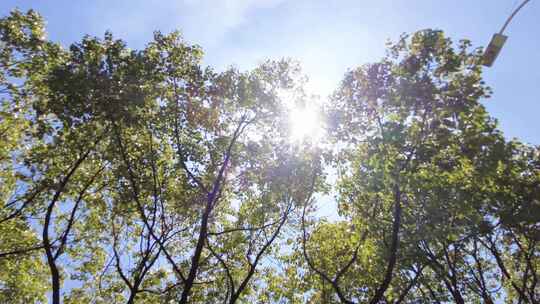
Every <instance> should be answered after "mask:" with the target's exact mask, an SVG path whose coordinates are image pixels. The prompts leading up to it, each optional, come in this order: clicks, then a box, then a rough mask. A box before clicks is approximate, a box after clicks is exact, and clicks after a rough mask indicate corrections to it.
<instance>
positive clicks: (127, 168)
mask: <svg viewBox="0 0 540 304" xmlns="http://www.w3.org/2000/svg"><path fill="white" fill-rule="evenodd" d="M481 55H482V50H481V49H480V48H473V47H472V43H471V42H470V41H468V40H460V41H458V42H453V41H452V40H451V39H450V38H448V37H446V36H445V35H444V33H443V32H442V31H439V30H431V29H427V30H421V31H418V32H415V33H412V34H410V35H403V36H402V37H401V38H400V39H399V40H398V41H397V42H395V43H392V44H389V45H388V50H387V53H386V56H384V57H383V58H382V59H381V60H380V61H378V62H374V63H370V64H365V65H362V66H360V67H358V68H355V69H352V70H350V71H348V72H346V73H345V76H344V79H343V81H342V82H341V84H340V86H339V87H338V88H337V89H336V90H335V91H334V93H333V94H332V95H331V96H330V97H329V98H328V100H327V101H325V102H324V105H323V109H322V113H323V114H322V116H323V118H324V119H323V120H324V129H325V136H323V138H320V139H318V140H317V141H316V142H315V141H313V140H309V139H304V140H291V134H292V133H293V131H294V130H292V125H293V124H292V123H291V117H290V112H291V108H292V107H294V106H304V105H306V104H311V103H314V102H315V101H314V97H313V96H310V95H309V92H307V91H306V89H305V87H304V86H305V83H306V77H305V75H304V74H302V72H301V70H300V67H299V65H298V63H296V62H294V61H293V60H288V59H287V60H285V59H284V60H278V61H266V62H264V63H262V64H260V65H259V66H258V67H256V68H254V69H252V70H249V71H240V70H238V69H235V68H229V69H226V70H224V71H216V70H214V69H212V68H210V67H204V66H203V65H202V61H201V60H202V57H203V52H202V50H201V48H200V47H199V46H197V45H192V44H189V43H187V42H186V41H185V40H184V39H183V38H182V36H181V34H180V33H179V32H173V33H170V34H163V33H160V32H156V33H155V34H154V37H153V40H152V41H150V42H149V43H148V44H147V45H146V46H145V47H144V48H143V49H140V50H132V49H130V48H128V47H127V45H126V43H125V42H123V41H122V40H119V39H117V38H115V37H113V35H112V34H111V33H105V35H104V37H103V38H97V37H90V36H85V37H83V38H82V40H81V41H80V42H76V43H73V44H71V45H70V46H69V48H67V49H66V48H64V47H62V46H61V45H60V44H58V43H55V42H53V41H50V40H48V39H47V38H46V34H45V30H44V21H43V19H42V17H41V16H40V15H39V14H38V13H36V12H35V11H32V10H30V11H28V12H21V11H17V10H15V11H13V12H11V13H10V14H9V15H8V16H5V17H3V18H1V19H0V138H1V141H0V198H1V201H0V303H45V302H47V301H49V302H50V303H54V304H59V303H231V304H232V303H249V302H252V303H369V304H377V303H392V304H398V303H501V301H502V302H504V303H540V283H539V282H538V281H539V276H540V147H537V146H532V145H528V144H524V143H521V142H519V141H518V140H517V139H513V140H508V139H506V138H505V137H504V136H503V134H502V132H501V131H500V130H499V129H498V126H497V122H496V120H495V119H493V118H492V117H490V116H489V113H488V112H487V111H486V109H485V107H484V106H483V104H482V103H483V102H484V101H486V100H488V99H489V97H490V93H491V89H490V88H489V87H488V86H487V85H486V84H485V83H484V81H483V80H482V68H481V57H482V56H481ZM292 119H294V118H292ZM321 123H322V122H321ZM324 196H326V197H331V198H332V199H333V201H332V203H335V204H336V205H337V208H338V212H339V217H338V218H336V219H326V218H321V216H319V215H318V213H317V208H325V206H324V204H329V202H328V201H329V200H328V199H322V197H324Z"/></svg>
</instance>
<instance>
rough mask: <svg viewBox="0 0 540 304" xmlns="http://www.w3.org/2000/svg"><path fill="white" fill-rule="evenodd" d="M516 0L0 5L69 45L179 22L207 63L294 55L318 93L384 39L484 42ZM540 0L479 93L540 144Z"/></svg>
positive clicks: (509, 124)
mask: <svg viewBox="0 0 540 304" xmlns="http://www.w3.org/2000/svg"><path fill="white" fill-rule="evenodd" d="M521 1H522V0H394V1H390V0H376V1H373V0H372V1H367V0H354V1H348V0H347V1H345V0H343V1H342V0H325V1H322V0H174V1H164V0H163V1H155V0H147V1H139V0H119V1H105V0H95V1H72V0H65V1H55V0H48V1H37V0H36V1H22V0H18V1H17V0H2V1H0V15H1V16H4V15H6V14H8V13H9V11H10V10H12V9H14V8H16V7H18V8H20V9H22V10H26V9H29V8H33V9H35V10H37V11H38V12H39V13H41V14H42V15H43V16H44V18H45V20H46V21H47V31H48V33H49V34H48V35H49V38H50V39H51V40H53V41H57V42H60V43H62V44H63V45H66V46H67V45H69V44H70V43H73V42H77V41H80V39H81V38H82V36H83V35H84V34H89V35H92V36H103V33H104V32H105V31H107V30H110V31H112V32H113V34H114V35H115V36H116V37H117V38H121V39H124V40H126V41H127V43H128V46H129V47H131V48H133V49H136V48H142V47H144V45H145V44H146V43H147V42H148V41H150V40H151V39H152V33H153V31H155V30H160V31H162V32H170V31H172V30H176V29H178V30H180V31H181V32H182V33H183V34H184V37H185V38H186V40H187V41H188V42H190V43H193V44H199V45H201V46H202V47H203V49H204V51H205V54H206V55H205V59H204V64H207V65H210V66H213V67H215V68H216V69H218V70H219V69H224V68H226V67H229V66H236V67H238V68H240V69H242V70H244V69H250V68H253V67H255V66H256V65H257V64H258V63H261V62H262V61H263V60H265V59H279V58H283V57H289V58H293V59H296V60H298V61H299V62H300V63H301V65H302V67H303V70H304V73H306V74H307V75H308V76H309V78H310V85H309V88H310V89H312V90H313V91H314V92H315V93H317V94H320V95H321V96H322V97H324V96H327V95H328V94H329V93H331V92H332V90H334V89H335V88H337V85H338V84H339V81H340V80H341V78H342V77H343V75H344V73H345V72H346V71H347V70H348V69H352V68H355V67H357V66H359V65H361V64H364V63H369V62H373V61H376V60H378V59H380V58H381V57H382V56H383V55H384V49H385V42H386V41H388V40H394V41H395V40H397V39H398V38H399V36H400V34H402V33H404V32H407V33H410V32H413V31H416V30H420V29H425V28H436V29H441V30H444V31H445V32H446V34H447V35H448V36H449V37H451V38H453V39H455V40H458V39H461V38H467V39H470V40H471V41H472V43H473V45H474V46H485V45H487V44H488V43H489V40H490V39H491V36H492V35H493V33H495V32H498V31H499V29H500V27H501V26H502V24H503V23H504V21H505V19H506V18H507V17H508V16H509V15H510V13H511V12H512V10H513V8H515V7H517V5H518V4H519V3H520V2H521ZM539 2H540V1H537V0H532V1H530V3H529V4H527V5H526V6H525V7H524V9H523V10H522V11H520V12H519V14H518V15H517V16H516V17H515V18H514V21H513V22H512V23H511V24H510V26H509V27H508V28H507V30H506V32H505V34H507V35H508V36H509V38H508V40H507V42H506V45H505V46H504V48H503V50H502V52H501V54H500V55H499V57H498V59H497V61H496V62H495V64H494V66H493V67H491V68H486V70H485V73H484V77H485V80H486V82H487V83H488V84H489V85H490V86H491V87H492V88H493V89H494V94H493V97H492V98H490V99H489V100H485V101H483V102H484V104H485V106H486V107H487V109H488V110H489V112H490V114H491V115H492V116H493V117H495V118H497V119H498V121H499V123H500V126H501V129H502V130H503V131H504V133H505V135H506V136H507V137H508V138H514V137H516V138H518V139H520V140H521V141H524V142H528V143H531V144H535V145H538V144H540V123H539V122H538V120H540V117H539V114H540V100H538V99H539V98H538V97H537V96H538V91H539V89H540V38H539V37H540V26H539V25H540V21H539V20H540V3H539Z"/></svg>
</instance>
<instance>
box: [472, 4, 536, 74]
mask: <svg viewBox="0 0 540 304" xmlns="http://www.w3.org/2000/svg"><path fill="white" fill-rule="evenodd" d="M529 1H530V0H525V1H523V2H522V3H521V4H520V5H519V6H518V7H517V8H516V9H515V10H514V12H512V14H511V15H510V17H508V19H506V22H505V23H504V25H503V27H502V28H501V30H500V31H499V33H495V34H493V37H492V38H491V41H490V42H489V45H488V47H487V48H486V51H485V52H484V55H483V57H482V64H483V65H485V66H487V67H490V66H492V65H493V62H495V59H497V56H498V55H499V53H500V52H501V49H502V47H503V45H504V43H505V42H506V39H507V38H508V36H505V35H503V32H504V30H505V29H506V27H507V26H508V24H509V23H510V21H512V18H514V16H515V15H516V14H517V13H518V12H519V10H521V9H522V8H523V7H524V6H525V4H527V3H528V2H529Z"/></svg>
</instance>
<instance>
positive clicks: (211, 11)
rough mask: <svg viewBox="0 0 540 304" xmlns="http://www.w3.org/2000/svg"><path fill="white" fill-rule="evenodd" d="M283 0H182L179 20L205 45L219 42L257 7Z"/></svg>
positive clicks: (263, 7) (187, 31)
mask: <svg viewBox="0 0 540 304" xmlns="http://www.w3.org/2000/svg"><path fill="white" fill-rule="evenodd" d="M284 1H285V0H184V1H183V2H182V5H179V6H178V7H177V9H178V10H179V12H178V13H179V15H180V16H179V18H181V19H182V20H179V22H180V23H181V25H182V28H183V29H184V32H185V33H186V34H187V35H188V36H196V37H197V41H199V42H201V43H202V44H204V45H205V46H210V47H211V46H215V45H216V44H219V43H220V42H221V41H222V40H223V39H224V38H225V36H226V35H227V33H229V32H230V31H231V30H233V29H235V28H237V27H239V26H241V25H243V24H245V23H247V22H248V19H249V17H250V15H251V14H252V13H253V12H255V11H256V10H258V9H270V8H273V7H275V6H277V5H279V4H281V3H282V2H284Z"/></svg>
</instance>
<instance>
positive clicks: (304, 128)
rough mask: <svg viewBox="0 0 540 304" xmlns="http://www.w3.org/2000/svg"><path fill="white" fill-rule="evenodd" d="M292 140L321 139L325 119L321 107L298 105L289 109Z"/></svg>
mask: <svg viewBox="0 0 540 304" xmlns="http://www.w3.org/2000/svg"><path fill="white" fill-rule="evenodd" d="M289 120H290V126H291V133H290V134H291V140H292V141H294V142H298V141H304V140H306V139H307V140H311V141H317V140H319V139H321V137H322V134H323V120H322V118H321V113H320V110H319V108H317V107H315V106H297V107H293V108H292V109H291V110H290V111H289Z"/></svg>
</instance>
